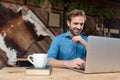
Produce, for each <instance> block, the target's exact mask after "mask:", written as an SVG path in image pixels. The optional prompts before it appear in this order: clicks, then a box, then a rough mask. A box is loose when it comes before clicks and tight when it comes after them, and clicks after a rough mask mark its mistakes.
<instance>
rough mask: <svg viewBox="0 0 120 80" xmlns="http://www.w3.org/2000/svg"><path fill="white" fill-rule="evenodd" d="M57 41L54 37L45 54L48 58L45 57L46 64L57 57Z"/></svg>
mask: <svg viewBox="0 0 120 80" xmlns="http://www.w3.org/2000/svg"><path fill="white" fill-rule="evenodd" d="M58 43H59V39H58V38H57V37H55V38H54V39H53V41H52V43H51V45H50V48H49V50H48V52H47V54H48V56H47V62H48V61H49V60H50V59H56V58H57V55H58V52H59V45H58Z"/></svg>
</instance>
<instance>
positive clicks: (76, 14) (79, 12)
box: [67, 9, 86, 22]
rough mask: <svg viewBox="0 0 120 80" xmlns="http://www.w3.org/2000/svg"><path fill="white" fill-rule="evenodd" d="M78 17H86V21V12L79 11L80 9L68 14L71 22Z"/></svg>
mask: <svg viewBox="0 0 120 80" xmlns="http://www.w3.org/2000/svg"><path fill="white" fill-rule="evenodd" d="M76 16H82V17H84V19H85V21H86V15H85V12H84V11H83V10H79V9H74V10H72V11H70V12H69V13H68V14H67V20H68V21H70V22H71V18H72V17H76Z"/></svg>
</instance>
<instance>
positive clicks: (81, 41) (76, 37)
mask: <svg viewBox="0 0 120 80" xmlns="http://www.w3.org/2000/svg"><path fill="white" fill-rule="evenodd" d="M72 41H73V42H74V43H80V44H82V45H83V46H84V47H85V48H86V49H87V47H88V44H87V42H85V40H83V38H82V37H81V36H73V38H72Z"/></svg>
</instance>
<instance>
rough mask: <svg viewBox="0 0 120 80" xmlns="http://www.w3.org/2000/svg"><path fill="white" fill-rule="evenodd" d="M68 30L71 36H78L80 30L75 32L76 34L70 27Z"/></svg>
mask: <svg viewBox="0 0 120 80" xmlns="http://www.w3.org/2000/svg"><path fill="white" fill-rule="evenodd" d="M70 32H71V35H72V36H78V35H80V32H81V30H80V32H79V33H77V34H76V33H75V32H74V31H73V30H72V29H70Z"/></svg>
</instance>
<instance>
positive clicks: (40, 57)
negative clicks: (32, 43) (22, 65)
mask: <svg viewBox="0 0 120 80" xmlns="http://www.w3.org/2000/svg"><path fill="white" fill-rule="evenodd" d="M27 59H28V61H29V62H30V63H32V64H33V66H34V67H35V68H44V67H45V66H46V63H47V54H45V53H33V54H32V55H29V56H28V57H27Z"/></svg>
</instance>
